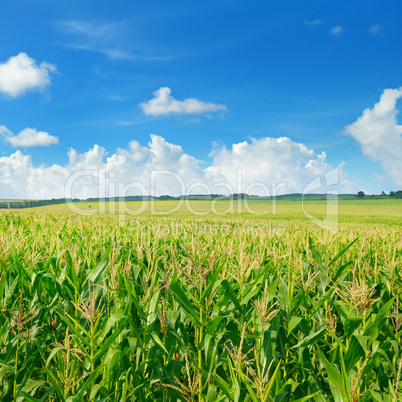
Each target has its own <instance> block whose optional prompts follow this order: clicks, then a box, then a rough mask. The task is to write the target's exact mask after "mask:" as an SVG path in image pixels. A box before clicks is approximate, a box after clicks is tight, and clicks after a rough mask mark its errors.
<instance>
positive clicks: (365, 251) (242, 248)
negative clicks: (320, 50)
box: [0, 211, 402, 402]
mask: <svg viewBox="0 0 402 402" xmlns="http://www.w3.org/2000/svg"><path fill="white" fill-rule="evenodd" d="M401 223H402V222H400V221H399V222H394V224H386V225H385V224H380V223H376V224H368V223H359V222H358V221H357V220H356V221H354V222H344V223H342V225H341V228H340V231H339V233H337V234H333V235H332V234H330V233H328V232H325V231H324V230H321V229H319V228H317V227H314V226H313V225H312V224H310V223H309V222H308V221H306V220H302V219H294V220H292V219H288V220H286V221H274V225H275V226H274V228H273V227H272V226H271V227H268V226H264V225H263V220H262V218H255V219H254V220H253V221H251V222H250V221H247V220H246V219H243V218H241V217H239V218H238V219H237V220H235V219H234V218H219V219H217V218H215V219H214V218H208V217H206V218H204V219H203V220H202V221H197V220H196V219H194V218H191V217H182V218H180V217H174V216H173V217H170V218H166V217H147V218H141V217H139V218H135V219H134V218H132V219H128V220H127V221H126V222H125V224H124V225H122V224H121V222H119V220H118V218H117V217H115V216H91V217H82V216H75V215H73V214H69V213H63V212H59V213H57V212H52V213H50V212H41V213H39V212H31V211H24V212H12V211H11V212H8V211H7V212H4V213H1V214H0V399H1V400H3V401H177V400H179V401H245V402H246V401H275V402H280V401H300V402H301V401H308V400H312V401H322V402H323V401H351V402H355V401H384V402H385V401H397V400H401V399H402V378H401V377H402V350H401V347H402V343H401V335H402V305H401V304H402V277H401V266H402V236H401Z"/></svg>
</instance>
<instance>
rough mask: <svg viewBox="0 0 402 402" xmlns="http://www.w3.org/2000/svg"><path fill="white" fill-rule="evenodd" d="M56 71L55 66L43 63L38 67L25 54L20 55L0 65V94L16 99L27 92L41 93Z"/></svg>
mask: <svg viewBox="0 0 402 402" xmlns="http://www.w3.org/2000/svg"><path fill="white" fill-rule="evenodd" d="M56 71H57V69H56V66H55V65H53V64H49V63H47V62H45V61H44V62H43V63H41V64H40V65H39V66H38V65H37V64H36V61H35V60H34V59H32V58H31V57H29V56H28V55H27V54H26V53H20V54H18V55H17V56H14V57H10V58H9V59H8V60H7V61H6V62H4V63H0V92H3V93H4V94H7V95H9V96H11V97H13V98H16V97H18V96H21V95H24V94H25V92H27V91H42V90H43V89H44V88H45V87H46V86H47V85H49V84H50V76H51V73H54V72H56Z"/></svg>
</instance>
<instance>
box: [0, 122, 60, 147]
mask: <svg viewBox="0 0 402 402" xmlns="http://www.w3.org/2000/svg"><path fill="white" fill-rule="evenodd" d="M0 135H3V137H4V140H5V141H6V142H8V143H9V144H11V146H13V147H14V148H19V147H20V148H30V147H47V146H49V145H53V144H58V143H59V139H58V138H57V137H54V136H53V135H49V134H48V133H46V132H45V131H37V130H36V128H29V127H27V128H25V129H24V130H22V131H21V132H20V133H18V134H17V135H14V134H13V133H12V132H11V131H10V130H9V129H8V128H7V127H5V126H0Z"/></svg>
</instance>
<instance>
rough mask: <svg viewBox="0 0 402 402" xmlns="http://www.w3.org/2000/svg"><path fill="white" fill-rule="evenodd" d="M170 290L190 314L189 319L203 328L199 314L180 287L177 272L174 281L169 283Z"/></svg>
mask: <svg viewBox="0 0 402 402" xmlns="http://www.w3.org/2000/svg"><path fill="white" fill-rule="evenodd" d="M169 288H170V289H171V290H172V291H173V293H174V294H175V295H176V296H177V298H178V299H179V300H180V302H181V307H182V308H183V309H184V311H185V312H186V313H187V314H188V317H189V318H190V319H191V320H192V321H193V322H194V323H195V324H196V325H197V326H199V327H201V326H202V324H201V322H200V317H199V314H197V312H196V311H195V309H194V307H193V305H192V303H191V301H190V299H189V298H188V297H187V295H186V294H185V292H184V291H183V289H182V288H181V286H180V283H179V281H178V280H177V270H175V271H174V274H173V277H172V280H171V281H170V283H169Z"/></svg>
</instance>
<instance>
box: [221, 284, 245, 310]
mask: <svg viewBox="0 0 402 402" xmlns="http://www.w3.org/2000/svg"><path fill="white" fill-rule="evenodd" d="M221 285H222V287H223V289H224V290H225V292H226V295H227V296H229V298H230V300H231V301H232V303H233V304H234V305H235V306H236V308H237V310H238V311H239V313H240V314H242V312H243V307H242V306H241V304H240V302H239V300H238V299H237V296H236V294H235V293H234V291H233V288H232V286H231V285H230V283H229V282H228V281H227V280H226V279H224V280H223V281H222V283H221Z"/></svg>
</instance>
